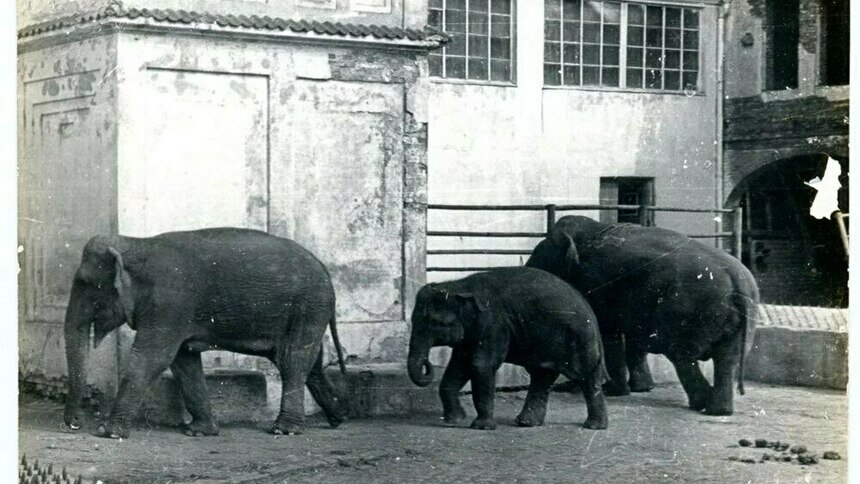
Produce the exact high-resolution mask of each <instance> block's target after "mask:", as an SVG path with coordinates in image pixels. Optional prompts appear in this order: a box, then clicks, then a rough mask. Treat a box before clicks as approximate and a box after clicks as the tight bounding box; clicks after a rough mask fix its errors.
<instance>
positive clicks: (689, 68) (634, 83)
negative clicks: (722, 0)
mask: <svg viewBox="0 0 860 484" xmlns="http://www.w3.org/2000/svg"><path fill="white" fill-rule="evenodd" d="M544 16H545V23H544V84H546V85H550V86H600V87H616V88H630V89H648V90H664V91H684V90H693V91H695V90H696V89H697V88H698V78H699V11H698V10H697V9H693V8H682V7H672V6H658V5H647V4H640V3H632V2H612V1H601V0H595V1H589V0H545V11H544Z"/></svg>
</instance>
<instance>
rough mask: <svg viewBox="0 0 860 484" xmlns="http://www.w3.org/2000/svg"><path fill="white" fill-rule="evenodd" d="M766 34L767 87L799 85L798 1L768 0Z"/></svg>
mask: <svg viewBox="0 0 860 484" xmlns="http://www.w3.org/2000/svg"><path fill="white" fill-rule="evenodd" d="M765 35H766V36H767V37H766V38H767V48H766V56H765V66H766V75H765V88H766V89H767V90H769V91H773V90H779V89H794V88H796V87H797V68H798V57H797V46H798V42H799V41H800V3H799V0H770V1H768V2H767V21H766V24H765Z"/></svg>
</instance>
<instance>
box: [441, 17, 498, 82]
mask: <svg viewBox="0 0 860 484" xmlns="http://www.w3.org/2000/svg"><path fill="white" fill-rule="evenodd" d="M429 6H430V17H429V19H428V22H427V23H428V24H430V25H431V26H434V27H437V28H439V29H441V30H443V31H444V32H446V33H447V34H449V35H450V36H451V39H450V41H449V42H448V44H446V46H445V47H443V48H442V49H441V50H439V51H434V52H431V53H430V55H429V57H428V59H429V63H430V75H431V76H436V77H445V78H451V79H470V80H476V81H501V82H510V81H512V80H513V52H514V48H513V45H514V44H513V42H514V30H513V20H514V19H513V0H430V3H429Z"/></svg>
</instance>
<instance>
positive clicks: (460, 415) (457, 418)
mask: <svg viewBox="0 0 860 484" xmlns="http://www.w3.org/2000/svg"><path fill="white" fill-rule="evenodd" d="M442 419H443V420H444V421H445V423H447V424H449V425H457V424H459V423H462V422H463V421H464V420H466V411H465V410H463V409H462V408H457V409H454V410H451V411H450V412H445V415H443V416H442Z"/></svg>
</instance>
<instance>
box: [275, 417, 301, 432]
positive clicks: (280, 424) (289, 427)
mask: <svg viewBox="0 0 860 484" xmlns="http://www.w3.org/2000/svg"><path fill="white" fill-rule="evenodd" d="M303 431H304V426H303V425H301V424H299V423H295V422H287V421H285V420H281V419H280V418H279V419H277V420H275V423H273V424H272V426H271V427H270V428H269V432H270V433H273V434H275V435H301V434H302V432H303Z"/></svg>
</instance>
